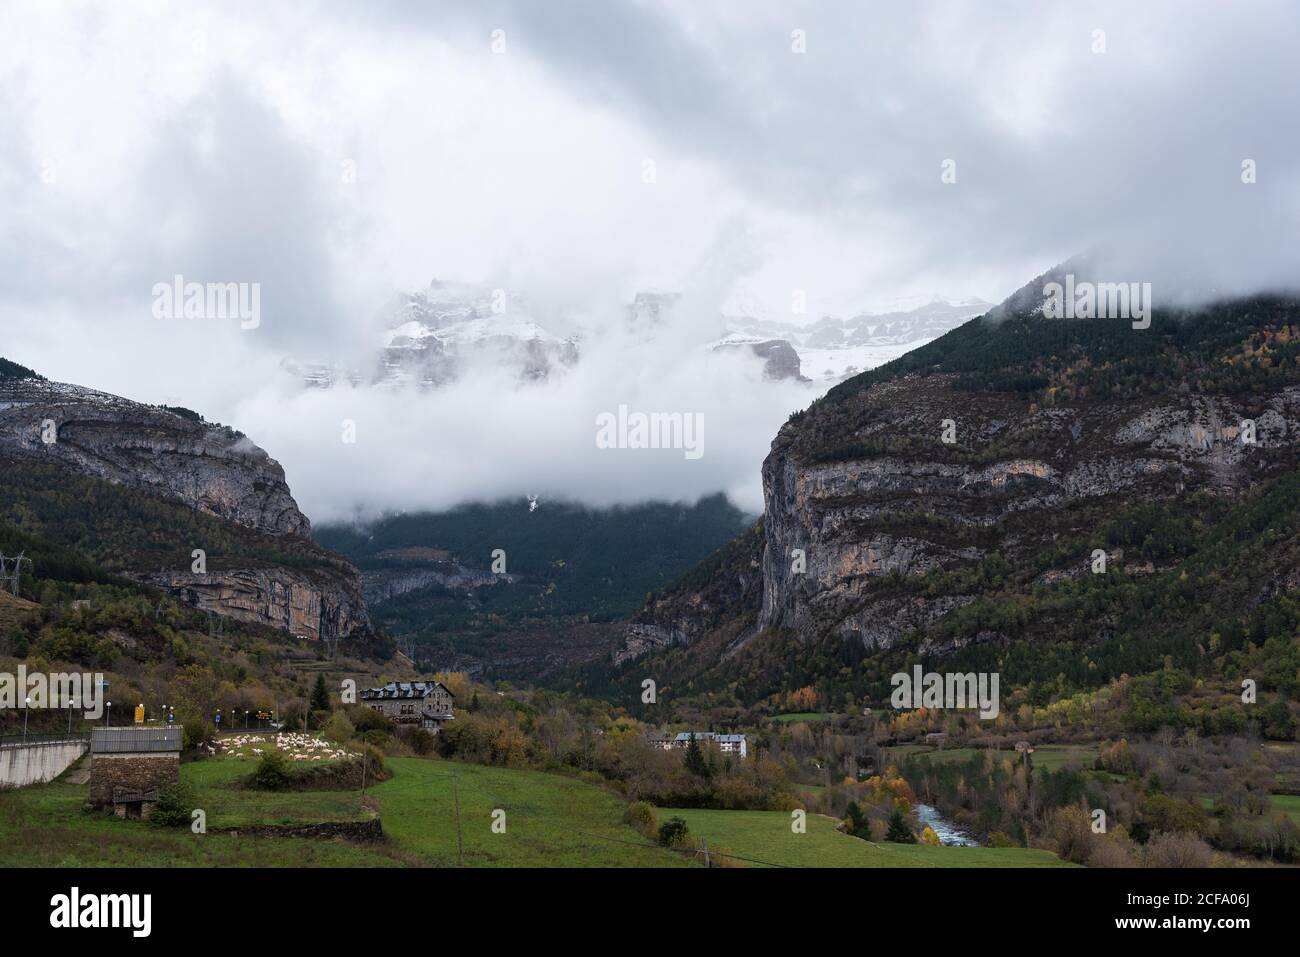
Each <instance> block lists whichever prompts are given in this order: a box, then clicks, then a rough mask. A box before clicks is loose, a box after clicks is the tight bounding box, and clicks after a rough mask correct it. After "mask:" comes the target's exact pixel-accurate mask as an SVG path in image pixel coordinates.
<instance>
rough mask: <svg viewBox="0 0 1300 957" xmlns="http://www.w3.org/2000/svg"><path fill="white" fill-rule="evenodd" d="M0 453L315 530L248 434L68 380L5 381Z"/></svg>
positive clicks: (259, 522) (243, 516)
mask: <svg viewBox="0 0 1300 957" xmlns="http://www.w3.org/2000/svg"><path fill="white" fill-rule="evenodd" d="M0 449H3V450H5V451H9V452H12V453H16V454H19V455H23V456H28V457H32V458H38V459H40V460H42V461H46V462H51V461H52V462H56V463H58V464H59V465H61V466H63V467H65V468H68V469H71V470H73V471H76V472H79V473H81V474H83V475H90V476H94V477H96V478H101V479H105V480H107V481H109V482H113V483H115V484H120V485H130V486H134V487H136V488H140V489H143V490H144V491H146V492H148V493H150V494H152V495H161V496H166V497H169V498H174V499H177V500H179V501H182V502H184V503H185V504H187V505H189V506H190V507H191V508H195V509H198V510H199V511H202V512H208V513H210V514H212V515H217V516H219V517H221V518H224V519H227V520H229V521H232V522H235V523H237V524H239V525H244V526H246V527H248V528H253V529H257V530H258V531H263V532H269V533H271V534H276V535H280V534H291V535H302V536H307V535H309V534H310V532H311V523H310V522H308V520H307V517H306V516H305V515H303V514H302V512H300V511H299V510H298V505H297V503H296V502H294V500H293V496H292V495H290V493H289V486H288V484H287V483H286V482H285V478H284V469H282V468H281V467H280V464H279V463H278V462H276V461H275V459H273V458H271V457H270V456H269V455H267V454H266V452H264V451H263V450H262V449H260V448H259V447H258V446H256V445H255V444H253V442H252V441H250V440H249V439H248V438H247V437H246V436H244V435H242V434H240V433H238V432H235V431H234V430H232V429H229V428H226V427H225V426H221V425H215V424H211V423H205V422H202V421H200V420H199V419H198V417H197V416H194V417H190V416H188V415H185V414H181V413H177V412H172V411H169V410H167V409H164V408H159V407H155V406H149V405H142V404H140V403H138V402H132V401H130V400H128V399H123V398H120V397H118V396H115V395H109V394H107V393H104V392H96V391H94V390H93V389H85V388H82V387H80V386H75V385H68V384H65V383H59V382H46V381H44V380H38V379H22V380H13V379H4V380H0Z"/></svg>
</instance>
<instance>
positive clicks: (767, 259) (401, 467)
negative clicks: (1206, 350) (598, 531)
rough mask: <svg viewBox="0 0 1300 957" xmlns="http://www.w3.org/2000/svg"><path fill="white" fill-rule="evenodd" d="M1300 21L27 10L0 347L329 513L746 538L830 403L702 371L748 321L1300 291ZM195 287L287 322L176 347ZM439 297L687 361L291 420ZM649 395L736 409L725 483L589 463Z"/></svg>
mask: <svg viewBox="0 0 1300 957" xmlns="http://www.w3.org/2000/svg"><path fill="white" fill-rule="evenodd" d="M1298 25H1300V8H1297V7H1296V6H1295V5H1294V4H1291V3H1287V2H1282V0H1278V2H1256V3H1252V4H1250V5H1249V6H1247V7H1244V8H1243V7H1238V6H1232V5H1227V4H1220V3H1212V2H1203V3H1188V2H1174V0H1169V2H1153V3H1144V4H1132V3H1092V4H1089V3H1075V4H1068V5H1065V4H1060V5H1049V4H1039V3H1015V2H1007V3H999V4H996V5H990V4H986V3H974V2H971V3H940V2H933V3H908V4H896V3H889V4H886V3H881V4H862V3H848V2H845V3H824V2H818V3H806V4H791V3H786V2H777V0H771V2H756V3H747V4H743V5H734V6H731V5H711V4H708V5H702V4H697V3H691V2H688V0H666V2H662V3H649V2H632V0H621V2H619V0H610V2H606V3H599V4H594V3H579V2H551V3H545V4H541V3H533V2H528V0H487V2H484V3H477V4H448V5H441V4H439V5H430V4H426V3H417V2H414V0H411V2H378V3H369V4H364V5H358V4H350V3H349V4H344V3H338V4H334V5H328V4H327V5H318V6H310V7H289V6H274V7H271V8H269V9H268V8H267V7H266V6H265V5H263V4H252V3H249V4H216V3H211V4H201V3H196V4H184V5H181V4H176V5H167V4H163V5H143V4H122V5H113V6H107V7H106V6H102V5H86V6H81V5H77V4H73V3H68V4H58V5H51V4H41V3H30V4H26V3H11V4H6V5H5V6H4V8H3V10H0V130H2V131H3V139H2V140H0V202H3V209H2V210H0V256H3V258H4V269H3V270H0V331H2V332H3V339H2V340H0V353H3V354H6V355H9V356H11V357H12V358H14V359H16V360H18V361H20V362H24V363H25V364H28V365H31V366H33V367H36V368H38V369H40V370H41V371H43V372H45V373H46V374H48V375H50V376H52V377H56V378H60V379H65V380H71V381H79V382H84V383H87V384H91V385H96V386H99V387H102V388H106V389H109V390H112V391H117V392H121V393H123V394H127V395H131V396H133V397H136V398H140V399H144V400H148V401H168V402H178V403H181V404H185V405H190V406H193V407H196V408H200V409H202V410H203V411H204V412H205V413H206V414H208V415H209V416H211V417H214V418H220V419H223V420H226V421H229V422H231V423H232V424H234V425H236V426H239V427H241V428H244V429H245V430H247V431H248V432H249V433H250V434H251V435H252V436H253V438H254V439H256V440H257V441H259V442H260V443H262V444H263V445H265V446H266V447H268V449H270V451H271V452H272V453H273V454H275V455H277V456H278V457H280V458H281V459H283V460H284V462H285V464H286V466H287V467H288V468H289V471H290V476H289V477H290V481H291V482H292V484H293V486H294V488H295V490H296V491H297V492H298V494H299V495H300V497H301V498H303V499H304V501H305V502H306V503H307V505H308V508H309V509H310V510H312V511H314V512H315V513H317V517H320V516H321V515H325V514H341V513H345V512H347V511H348V510H350V509H352V508H354V507H375V506H383V507H421V506H425V505H433V504H447V503H449V502H451V501H455V500H458V499H461V498H464V497H472V496H477V495H489V494H517V493H519V492H520V491H521V490H525V489H524V487H525V486H527V485H529V484H532V485H535V486H538V487H537V488H533V489H531V491H539V492H543V493H545V494H552V495H559V494H566V493H568V494H571V495H572V496H575V497H587V498H591V499H593V500H600V501H614V500H631V499H635V498H638V497H642V496H645V495H648V494H658V495H668V496H670V497H678V496H680V497H689V496H692V495H695V494H698V493H702V492H707V491H711V490H713V489H715V488H727V489H732V490H743V489H748V492H747V493H746V495H747V498H748V500H747V504H750V505H753V504H754V491H753V490H754V487H755V481H756V475H757V465H758V460H759V459H760V458H761V456H762V454H763V452H764V451H765V449H766V447H767V443H768V441H770V438H771V436H772V434H773V432H774V431H775V428H776V427H777V426H778V425H779V423H780V421H781V420H782V419H783V418H784V415H785V414H786V413H787V412H788V411H790V409H792V408H794V407H797V406H802V405H805V404H806V402H807V398H808V396H807V395H806V394H805V393H804V391H803V390H800V389H797V388H792V390H785V389H781V388H770V387H767V386H765V385H763V384H761V383H756V382H753V381H751V380H752V379H753V378H754V376H755V372H756V370H755V369H754V367H753V365H752V364H749V363H746V362H744V361H742V360H739V359H737V360H734V361H727V360H722V359H720V358H717V357H714V358H712V359H705V358H701V357H702V356H707V352H706V351H704V350H702V349H700V348H699V347H700V344H701V342H703V341H704V340H705V339H707V337H708V336H709V335H711V334H712V333H713V332H714V331H715V328H716V315H717V311H718V309H719V308H720V307H721V306H722V305H723V304H724V303H731V304H733V305H734V304H735V303H737V302H743V303H745V304H746V308H754V309H760V310H762V311H765V312H767V313H768V314H769V315H771V316H772V317H773V318H780V319H790V318H795V319H798V318H800V317H799V316H793V317H792V316H791V303H792V302H793V301H795V299H796V298H797V297H795V296H794V295H793V293H794V292H795V291H796V290H798V291H800V292H801V293H802V294H804V295H805V296H806V298H807V301H808V303H809V306H808V312H807V314H806V315H805V316H803V318H806V319H808V320H813V319H816V318H818V317H819V316H820V315H821V314H823V313H824V312H827V311H831V312H836V313H839V314H846V313H848V312H850V311H853V310H857V309H862V308H870V307H882V306H885V305H888V304H889V302H890V301H891V300H892V299H893V298H894V297H898V296H914V295H917V294H928V293H934V292H943V293H947V294H950V295H978V296H981V297H983V298H985V299H989V300H994V301H996V300H998V299H1000V298H1001V297H1003V296H1005V295H1006V294H1008V293H1009V292H1011V291H1012V290H1014V289H1016V288H1017V287H1019V286H1020V285H1021V284H1022V283H1023V282H1025V281H1026V280H1027V279H1029V278H1030V277H1032V276H1034V275H1037V274H1038V273H1040V272H1042V271H1043V270H1044V269H1046V268H1047V267H1049V266H1051V265H1053V264H1054V263H1056V262H1059V261H1061V260H1063V259H1065V258H1067V257H1069V256H1071V255H1073V254H1075V253H1078V252H1080V251H1081V250H1090V249H1102V250H1107V253H1106V255H1105V256H1104V257H1102V258H1100V259H1099V260H1098V261H1100V262H1105V263H1107V267H1106V268H1107V269H1109V270H1112V271H1113V272H1115V273H1116V275H1115V276H1114V278H1115V279H1116V280H1128V281H1151V282H1153V285H1154V286H1155V287H1156V290H1157V293H1156V294H1157V301H1159V300H1160V299H1161V298H1166V297H1167V298H1184V299H1185V298H1192V299H1195V298H1204V297H1207V296H1210V295H1217V294H1224V293H1232V292H1244V291H1249V290H1253V289H1262V288H1283V287H1285V288H1292V287H1294V285H1295V277H1296V276H1297V275H1300V271H1298V270H1297V266H1300V261H1298V260H1300V244H1298V243H1297V241H1296V228H1295V223H1296V222H1297V212H1300V210H1298V209H1297V206H1298V205H1300V143H1297V139H1298V138H1300V134H1297V132H1296V127H1295V124H1294V123H1293V122H1291V118H1292V117H1294V116H1296V115H1300V88H1298V87H1297V86H1296V84H1295V83H1294V68H1293V62H1294V48H1295V45H1296V41H1297V39H1300V29H1298ZM494 31H502V32H501V33H498V34H495V40H496V41H497V42H495V44H494ZM796 31H799V32H798V33H796ZM502 40H503V41H504V46H503V45H502V43H501V42H499V41H502ZM799 43H802V44H803V48H804V50H805V51H806V52H795V50H794V49H793V48H792V47H793V46H798V45H799ZM1103 49H1104V52H1101V51H1102V50H1103ZM947 161H952V163H953V164H955V165H952V166H950V167H948V168H949V169H951V170H955V182H944V181H943V179H942V173H943V171H944V168H945V167H944V164H945V163H946V162H947ZM1243 164H1247V165H1250V166H1251V167H1252V168H1253V169H1254V170H1255V179H1256V181H1255V182H1253V183H1245V182H1243V179H1242V174H1243ZM737 224H743V225H739V226H738V225H737ZM1112 264H1113V265H1112ZM177 273H180V274H183V275H184V276H186V278H188V279H194V280H199V281H235V282H257V283H259V284H260V288H261V290H262V313H263V314H262V319H261V324H260V325H259V327H258V328H257V329H254V330H248V331H241V330H240V329H239V328H238V326H237V324H233V323H230V322H226V323H221V322H213V321H209V320H200V321H188V322H187V321H168V320H158V319H156V318H154V317H153V316H152V314H151V312H150V301H151V290H152V288H153V285H154V284H155V283H157V282H166V281H169V280H170V279H171V277H172V276H173V275H175V274H177ZM435 276H437V277H443V278H451V279H464V280H469V281H476V282H487V283H491V284H493V285H500V286H511V287H514V288H519V289H523V290H526V291H527V292H528V293H529V294H530V296H531V297H532V299H533V300H534V301H535V302H538V303H541V304H543V305H544V308H545V309H546V310H547V315H548V316H550V315H556V316H558V315H579V316H582V317H583V318H585V319H586V320H587V322H588V324H592V323H594V324H596V325H598V326H599V325H600V324H602V323H609V324H613V323H616V322H617V321H618V319H619V318H620V316H621V312H620V304H621V303H624V302H626V301H627V300H629V299H630V298H631V296H632V295H633V294H634V293H635V292H636V291H637V290H640V289H645V288H672V289H680V290H686V291H687V292H688V293H689V295H688V297H687V299H686V300H685V302H684V305H683V308H682V310H681V312H680V314H679V315H678V317H677V320H676V322H675V323H674V324H673V326H672V327H671V329H670V330H669V331H668V333H667V334H666V335H665V337H664V338H662V339H661V340H660V341H659V343H658V344H657V345H656V346H654V347H647V346H644V345H640V344H635V343H631V342H628V341H625V340H623V339H622V338H621V337H620V336H619V335H617V334H614V333H611V335H610V336H608V337H607V338H605V339H603V340H601V339H599V337H598V338H597V340H596V341H595V342H593V343H591V344H589V345H590V350H589V351H590V353H591V355H592V357H593V359H599V360H600V362H602V363H604V365H601V364H600V363H598V362H596V361H593V362H589V363H584V364H583V366H582V367H581V369H580V371H579V372H578V373H575V374H574V375H572V376H570V377H568V378H566V379H563V380H557V381H556V382H554V383H551V384H550V385H547V386H544V387H541V388H540V389H535V390H531V391H529V390H525V391H523V392H520V391H519V389H518V388H517V387H516V386H515V385H514V384H513V383H507V382H503V381H498V380H497V379H496V378H494V374H493V373H491V372H485V373H483V374H482V375H481V376H480V377H479V378H478V379H477V380H475V381H471V382H466V383H463V384H461V385H460V386H457V387H456V388H454V389H452V390H449V391H447V392H445V393H441V394H438V395H435V396H411V395H403V394H399V393H391V392H390V393H374V394H363V393H360V392H358V393H346V392H343V391H341V392H338V393H334V394H330V395H322V394H312V395H309V396H298V395H296V394H292V393H288V392H285V391H284V385H285V384H284V382H283V381H282V378H281V376H280V375H279V373H278V364H279V361H280V360H281V359H282V358H283V357H285V356H290V357H296V358H302V357H315V356H325V357H331V358H337V359H340V360H342V361H346V360H348V359H349V358H355V357H356V356H357V355H358V354H359V353H364V352H365V351H366V350H368V349H370V348H371V347H372V345H373V343H374V342H375V341H376V338H375V337H376V328H375V319H374V313H375V310H376V309H377V307H378V306H379V305H380V303H382V302H383V301H385V300H386V299H387V298H388V296H389V295H391V293H392V292H393V291H394V290H396V289H412V288H416V287H420V286H423V285H424V284H425V283H427V282H428V280H429V279H430V278H432V277H435ZM656 350H662V352H660V351H656ZM625 401H626V402H630V403H632V404H633V405H634V406H635V405H638V404H639V405H641V406H643V407H645V408H646V409H647V410H655V409H658V410H661V411H672V410H678V409H680V410H683V411H703V412H706V416H707V417H706V421H707V422H708V427H707V432H708V436H707V440H706V442H707V445H708V452H707V454H706V456H705V458H704V459H702V460H700V462H699V463H687V464H683V463H682V462H680V461H677V460H675V459H672V457H671V456H666V455H665V456H660V457H659V458H658V459H655V460H654V462H653V463H652V458H653V457H650V458H642V457H638V456H637V455H635V454H632V453H628V454H626V455H604V456H597V454H596V453H597V450H596V449H595V447H594V443H590V442H589V440H590V439H591V430H592V419H593V418H594V415H595V414H596V413H597V412H599V411H603V410H613V409H616V408H617V406H618V405H619V404H620V403H621V402H625ZM348 407H351V408H353V409H354V410H356V412H355V414H354V415H352V416H348V415H346V414H345V413H346V411H347V408H348ZM341 418H356V419H357V420H358V425H359V429H360V431H359V438H358V444H357V445H356V446H355V447H347V448H344V447H342V446H341V444H340V443H339V442H338V441H337V430H338V423H337V420H338V419H341ZM362 422H365V423H369V424H368V425H365V427H364V428H362V427H361V425H362ZM715 423H716V424H715ZM314 437H315V438H314ZM363 450H364V452H365V457H364V459H363V461H364V463H365V464H364V469H363V471H364V475H362V474H361V473H354V472H353V471H351V468H352V466H350V465H349V460H347V459H343V458H340V456H341V455H345V454H346V455H353V456H354V458H359V457H360V456H361V453H362V451H363ZM584 450H585V451H584ZM426 457H427V462H426ZM701 463H703V464H701ZM660 465H662V466H663V469H662V470H661V469H660ZM688 465H689V466H691V467H690V468H688V467H687V466H688ZM519 476H524V477H526V479H527V480H526V481H525V480H524V479H521V478H518V477H519ZM517 486H518V488H517Z"/></svg>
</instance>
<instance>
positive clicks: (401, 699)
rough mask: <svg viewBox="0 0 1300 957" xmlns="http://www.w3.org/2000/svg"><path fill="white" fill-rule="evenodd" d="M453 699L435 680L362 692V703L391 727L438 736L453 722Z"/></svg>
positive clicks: (405, 683) (390, 684)
mask: <svg viewBox="0 0 1300 957" xmlns="http://www.w3.org/2000/svg"><path fill="white" fill-rule="evenodd" d="M454 698H455V696H454V695H453V694H452V693H451V692H450V691H448V690H447V689H446V687H445V686H443V684H442V683H441V682H438V681H390V682H389V683H388V684H386V685H384V686H383V687H382V688H367V689H366V690H365V691H363V692H361V701H362V703H363V704H365V705H367V706H368V707H370V708H372V709H374V710H375V711H378V712H380V713H381V714H383V715H385V716H386V717H388V718H389V719H390V720H391V721H392V722H393V723H394V724H399V725H415V726H416V727H420V728H423V729H424V730H426V731H432V732H433V733H434V734H437V733H438V731H439V730H441V728H442V726H443V725H444V724H446V723H447V722H448V721H451V720H454V719H455V717H456V716H455V714H454V713H453V709H452V702H453V700H454Z"/></svg>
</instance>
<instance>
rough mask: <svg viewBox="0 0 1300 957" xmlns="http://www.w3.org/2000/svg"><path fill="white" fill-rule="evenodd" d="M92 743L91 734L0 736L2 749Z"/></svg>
mask: <svg viewBox="0 0 1300 957" xmlns="http://www.w3.org/2000/svg"><path fill="white" fill-rule="evenodd" d="M77 741H84V742H89V741H90V735H89V734H0V748H21V747H26V746H27V745H29V744H65V743H66V744H72V743H73V742H77Z"/></svg>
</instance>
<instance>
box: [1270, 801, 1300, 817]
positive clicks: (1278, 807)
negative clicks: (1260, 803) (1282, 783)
mask: <svg viewBox="0 0 1300 957" xmlns="http://www.w3.org/2000/svg"><path fill="white" fill-rule="evenodd" d="M1268 803H1269V807H1270V808H1271V809H1272V810H1274V811H1281V812H1282V813H1283V814H1285V815H1286V816H1287V817H1289V818H1290V819H1291V820H1292V821H1293V822H1294V823H1296V824H1300V794H1273V795H1270V797H1269V802H1268Z"/></svg>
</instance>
